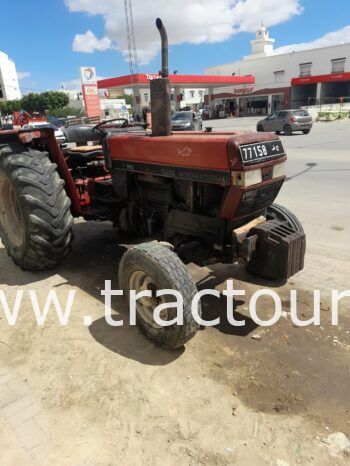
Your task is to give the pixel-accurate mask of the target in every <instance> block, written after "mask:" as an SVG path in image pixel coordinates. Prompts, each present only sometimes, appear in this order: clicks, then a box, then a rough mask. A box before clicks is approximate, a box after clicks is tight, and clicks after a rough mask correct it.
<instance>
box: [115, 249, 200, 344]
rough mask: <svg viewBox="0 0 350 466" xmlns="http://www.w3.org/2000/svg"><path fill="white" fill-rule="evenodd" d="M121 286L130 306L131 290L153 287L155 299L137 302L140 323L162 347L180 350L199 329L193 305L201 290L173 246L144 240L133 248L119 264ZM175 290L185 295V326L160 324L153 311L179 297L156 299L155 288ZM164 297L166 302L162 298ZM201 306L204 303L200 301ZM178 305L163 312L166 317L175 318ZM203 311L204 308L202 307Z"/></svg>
mask: <svg viewBox="0 0 350 466" xmlns="http://www.w3.org/2000/svg"><path fill="white" fill-rule="evenodd" d="M118 278H119V287H120V288H121V289H123V290H124V293H125V297H126V300H127V303H128V305H130V296H129V290H135V291H136V292H137V293H138V292H140V291H142V290H147V289H148V290H152V292H153V297H152V298H140V300H138V301H137V303H136V318H137V324H138V325H139V326H140V328H141V330H142V331H143V332H144V333H145V334H146V336H147V337H148V338H149V339H150V340H152V341H153V342H154V343H156V344H157V345H159V346H162V347H163V348H167V349H176V348H179V347H181V346H183V345H184V344H185V343H186V342H187V341H189V340H190V339H191V338H192V337H193V336H194V335H195V334H196V332H197V330H198V328H199V325H198V323H197V322H196V321H195V319H194V317H193V315H192V309H191V304H192V300H193V298H194V296H195V294H196V293H197V288H196V285H195V284H194V282H193V280H192V278H191V276H190V274H189V273H188V271H187V269H186V267H185V265H184V263H183V262H182V261H181V260H180V259H179V257H178V256H177V255H176V254H175V253H174V252H172V251H171V250H170V249H169V248H167V247H165V246H163V245H161V244H159V243H156V242H150V243H143V244H139V245H137V246H135V247H133V248H131V249H129V250H128V251H127V252H126V253H125V254H124V256H123V258H122V260H121V262H120V265H119V275H118ZM165 289H171V290H176V291H178V292H180V293H181V295H182V298H183V325H177V324H176V323H175V324H172V325H171V326H166V327H163V326H160V325H158V324H157V323H156V322H155V320H154V318H153V311H154V309H155V307H156V306H158V305H159V304H162V302H171V301H172V302H174V301H175V298H173V297H172V299H166V300H165V301H164V298H156V297H155V291H157V290H165ZM162 300H163V301H162ZM199 306H200V304H199ZM176 312H177V310H176V309H175V308H168V309H166V311H165V313H164V314H163V313H161V319H162V320H164V321H165V320H173V319H174V318H175V317H176ZM199 312H200V309H199Z"/></svg>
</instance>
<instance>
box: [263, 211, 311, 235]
mask: <svg viewBox="0 0 350 466" xmlns="http://www.w3.org/2000/svg"><path fill="white" fill-rule="evenodd" d="M266 218H267V220H279V221H280V222H287V223H288V226H289V227H290V228H293V230H294V231H297V232H299V233H304V228H303V226H302V224H301V223H300V221H299V220H298V218H297V217H296V215H295V214H293V212H292V211H290V210H289V209H287V207H283V206H281V205H278V204H272V205H270V206H269V207H268V208H267V213H266Z"/></svg>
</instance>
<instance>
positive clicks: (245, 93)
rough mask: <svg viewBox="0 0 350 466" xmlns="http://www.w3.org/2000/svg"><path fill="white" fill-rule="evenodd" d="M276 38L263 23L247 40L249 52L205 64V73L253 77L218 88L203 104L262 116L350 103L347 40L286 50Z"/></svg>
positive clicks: (226, 110) (229, 111)
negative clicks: (234, 58)
mask: <svg viewBox="0 0 350 466" xmlns="http://www.w3.org/2000/svg"><path fill="white" fill-rule="evenodd" d="M274 43H275V40H274V39H272V38H270V37H269V33H268V31H267V30H266V28H265V27H264V26H261V27H260V28H259V29H258V30H257V32H256V36H255V39H254V40H252V41H251V44H252V54H251V55H248V56H245V57H244V58H243V60H241V61H237V62H233V63H228V64H225V65H217V66H211V67H209V68H206V70H205V74H208V75H216V76H221V75H225V76H227V75H229V76H241V75H242V76H249V75H252V76H254V77H255V84H254V85H243V86H232V87H231V88H227V87H226V88H225V89H224V88H216V89H215V90H214V91H213V92H212V93H211V95H209V96H208V97H207V103H208V104H211V105H213V106H214V108H216V109H220V108H221V109H223V108H224V109H225V113H226V114H233V113H234V114H237V113H238V112H240V113H241V114H244V115H249V114H252V115H264V114H267V113H270V112H273V111H276V110H279V109H281V108H299V107H302V106H309V105H310V106H312V105H323V104H331V103H339V102H341V101H344V102H350V43H347V44H339V45H334V46H329V47H322V48H315V49H310V50H295V51H291V52H288V53H281V52H279V51H278V50H276V51H275V50H274ZM281 51H282V52H283V48H282V50H281Z"/></svg>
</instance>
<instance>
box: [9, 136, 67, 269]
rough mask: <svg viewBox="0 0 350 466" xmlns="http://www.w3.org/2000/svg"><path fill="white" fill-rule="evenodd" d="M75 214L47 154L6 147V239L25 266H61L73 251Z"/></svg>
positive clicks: (17, 260)
mask: <svg viewBox="0 0 350 466" xmlns="http://www.w3.org/2000/svg"><path fill="white" fill-rule="evenodd" d="M72 226H73V217H72V215H71V213H70V200H69V198H68V196H67V195H66V192H65V190H64V181H63V180H61V179H60V177H59V175H58V173H57V171H56V165H55V164H53V163H52V162H51V161H50V159H49V157H48V154H47V152H40V151H36V150H33V149H30V148H27V147H25V146H23V145H22V144H19V143H18V144H8V145H2V146H0V238H1V241H2V242H3V244H4V246H5V248H6V250H7V253H8V255H9V256H10V257H11V258H12V259H13V261H14V263H15V264H16V265H18V266H19V267H21V268H22V269H23V270H32V271H34V270H43V269H48V268H52V267H54V266H56V265H57V264H59V263H60V262H61V261H62V260H63V259H64V258H65V257H66V256H67V255H68V253H69V252H70V249H71V242H72V239H73V233H72Z"/></svg>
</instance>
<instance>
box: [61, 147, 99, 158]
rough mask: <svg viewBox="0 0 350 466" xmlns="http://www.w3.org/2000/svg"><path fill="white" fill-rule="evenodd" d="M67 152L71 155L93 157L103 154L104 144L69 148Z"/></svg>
mask: <svg viewBox="0 0 350 466" xmlns="http://www.w3.org/2000/svg"><path fill="white" fill-rule="evenodd" d="M65 153H66V154H67V155H69V156H71V157H79V158H83V159H93V158H95V157H97V156H99V155H103V149H102V146H80V147H79V146H78V147H72V148H69V149H67V150H66V151H65Z"/></svg>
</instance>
